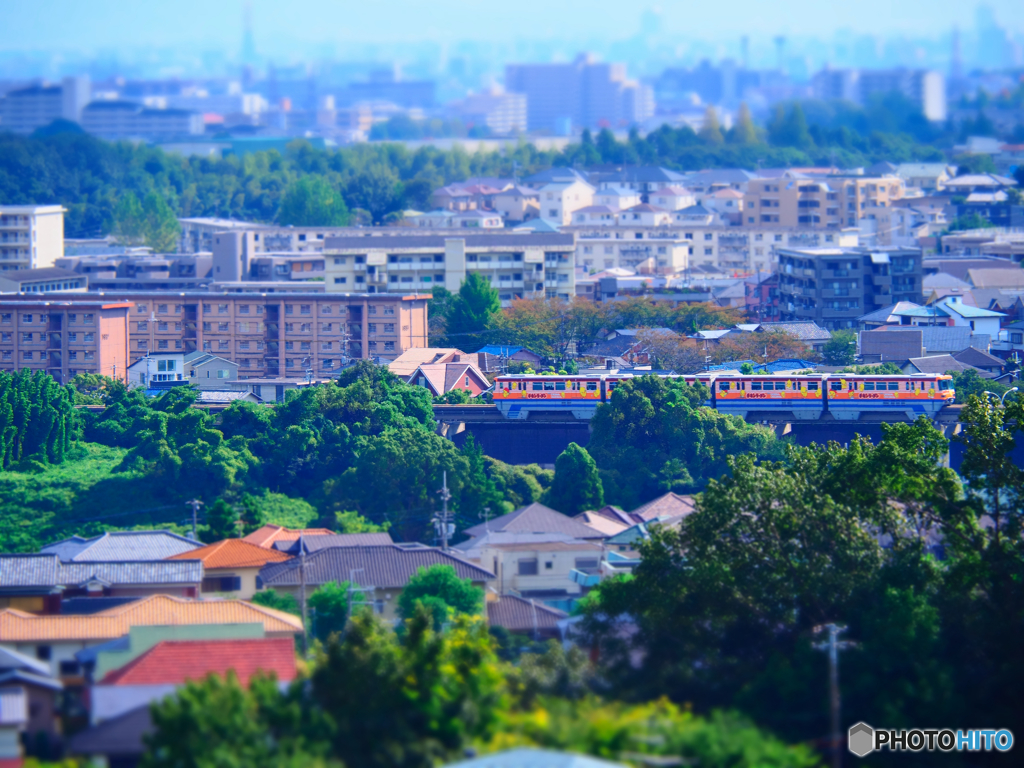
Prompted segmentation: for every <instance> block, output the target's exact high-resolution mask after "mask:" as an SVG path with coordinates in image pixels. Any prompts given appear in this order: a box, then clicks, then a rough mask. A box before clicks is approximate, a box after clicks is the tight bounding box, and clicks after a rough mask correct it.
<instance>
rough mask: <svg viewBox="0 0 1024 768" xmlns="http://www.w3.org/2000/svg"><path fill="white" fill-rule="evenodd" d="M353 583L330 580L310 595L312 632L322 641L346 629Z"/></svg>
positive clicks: (308, 605)
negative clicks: (350, 591)
mask: <svg viewBox="0 0 1024 768" xmlns="http://www.w3.org/2000/svg"><path fill="white" fill-rule="evenodd" d="M351 588H352V585H351V584H350V583H349V582H347V581H343V582H341V583H340V584H339V583H338V582H336V581H329V582H327V583H326V584H321V585H320V586H319V587H317V590H316V591H315V592H314V593H313V594H312V595H310V596H309V599H308V601H307V608H308V610H309V624H310V629H311V634H312V635H313V637H315V638H316V639H317V640H319V641H320V642H322V643H326V642H327V641H328V639H330V637H331V635H333V634H334V633H336V632H341V631H342V630H343V629H345V622H346V621H348V615H349V610H350V609H351V607H352V606H351V605H350V604H349V603H350V595H349V590H350V589H351Z"/></svg>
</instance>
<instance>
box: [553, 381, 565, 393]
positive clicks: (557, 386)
mask: <svg viewBox="0 0 1024 768" xmlns="http://www.w3.org/2000/svg"><path fill="white" fill-rule="evenodd" d="M555 389H556V390H558V391H559V392H565V382H564V381H556V382H555Z"/></svg>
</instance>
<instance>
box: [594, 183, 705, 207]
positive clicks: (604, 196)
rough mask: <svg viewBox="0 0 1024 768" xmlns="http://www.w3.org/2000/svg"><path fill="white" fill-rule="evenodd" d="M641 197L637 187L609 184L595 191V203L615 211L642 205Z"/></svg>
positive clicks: (658, 204) (659, 204)
mask: <svg viewBox="0 0 1024 768" xmlns="http://www.w3.org/2000/svg"><path fill="white" fill-rule="evenodd" d="M684 194H685V192H684ZM640 198H641V195H640V193H639V192H637V191H636V190H635V189H628V188H626V187H614V186H609V187H603V188H601V189H599V190H597V191H596V192H595V193H594V205H596V206H606V207H608V208H611V209H613V210H615V211H621V210H624V209H626V208H632V207H633V206H634V205H640V203H641V202H643V201H642V200H641V199H640ZM656 205H657V206H659V207H661V208H664V207H665V206H664V205H662V204H661V203H656ZM671 210H675V209H671Z"/></svg>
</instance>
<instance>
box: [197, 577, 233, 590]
mask: <svg viewBox="0 0 1024 768" xmlns="http://www.w3.org/2000/svg"><path fill="white" fill-rule="evenodd" d="M241 588H242V577H241V576H211V577H208V578H205V579H203V585H202V591H203V592H238V591H239V590H240V589H241Z"/></svg>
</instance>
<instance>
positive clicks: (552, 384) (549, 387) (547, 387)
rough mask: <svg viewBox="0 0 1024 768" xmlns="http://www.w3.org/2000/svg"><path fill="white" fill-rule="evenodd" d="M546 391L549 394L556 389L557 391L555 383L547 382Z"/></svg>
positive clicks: (545, 384)
mask: <svg viewBox="0 0 1024 768" xmlns="http://www.w3.org/2000/svg"><path fill="white" fill-rule="evenodd" d="M544 389H545V391H549V392H551V391H554V389H555V382H553V381H545V382H544Z"/></svg>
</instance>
